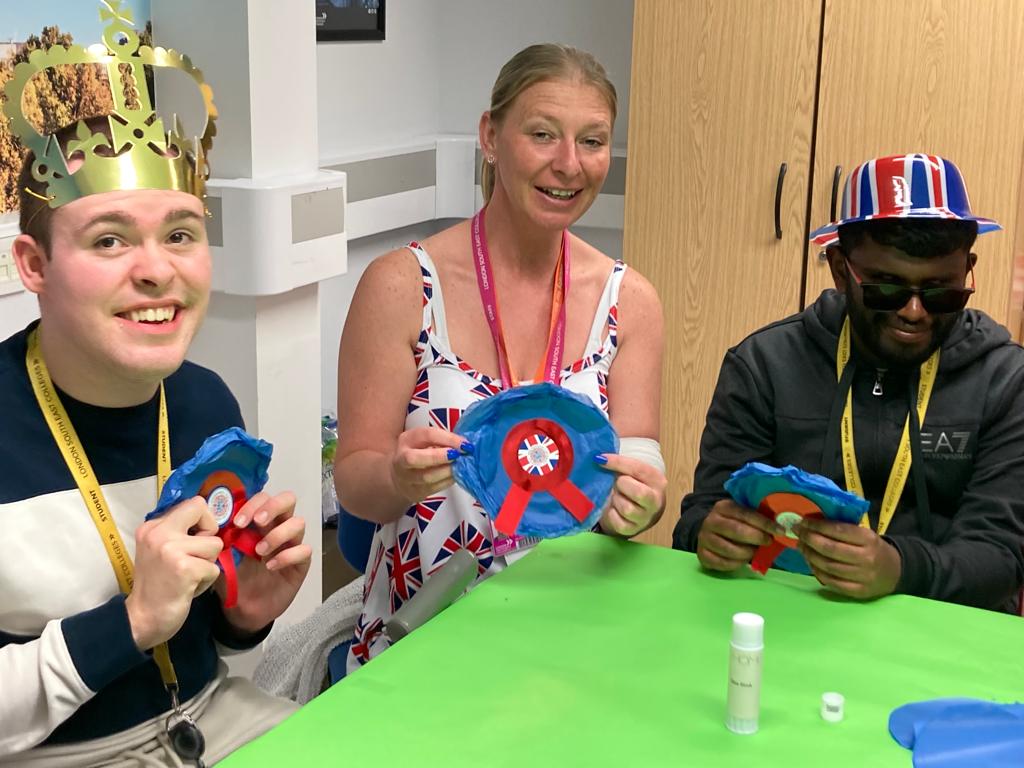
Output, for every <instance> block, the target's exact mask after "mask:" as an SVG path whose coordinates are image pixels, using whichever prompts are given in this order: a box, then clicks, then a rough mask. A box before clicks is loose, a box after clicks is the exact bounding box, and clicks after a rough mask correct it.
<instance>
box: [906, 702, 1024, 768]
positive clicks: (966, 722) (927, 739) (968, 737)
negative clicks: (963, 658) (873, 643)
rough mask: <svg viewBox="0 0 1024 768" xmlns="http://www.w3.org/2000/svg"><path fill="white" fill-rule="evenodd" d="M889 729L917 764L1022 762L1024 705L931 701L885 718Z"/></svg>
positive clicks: (991, 766)
mask: <svg viewBox="0 0 1024 768" xmlns="http://www.w3.org/2000/svg"><path fill="white" fill-rule="evenodd" d="M889 733H890V734H892V737H893V738H894V739H895V740H896V742H897V743H898V744H899V745H900V746H902V747H906V748H907V749H910V750H913V752H914V758H913V759H914V766H916V768H1009V767H1010V766H1021V765H1024V704H1019V703H1018V704H999V703H996V702H991V701H981V700H979V699H933V700H931V701H919V702H914V703H912V704H905V705H903V706H902V707H898V708H897V709H894V710H893V712H892V714H891V715H890V716H889Z"/></svg>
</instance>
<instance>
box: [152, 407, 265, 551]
mask: <svg viewBox="0 0 1024 768" xmlns="http://www.w3.org/2000/svg"><path fill="white" fill-rule="evenodd" d="M273 452H274V447H273V446H272V445H271V444H270V443H268V442H267V441H265V440H260V439H258V438H255V437H252V436H251V435H249V434H248V433H246V432H245V430H243V429H240V428H238V427H230V428H228V429H226V430H224V431H223V432H219V433H217V434H216V435H212V436H211V437H208V438H206V440H205V441H204V442H203V444H202V445H201V446H200V447H199V450H198V451H196V454H195V456H193V457H192V458H191V459H189V460H188V461H186V462H185V463H184V464H182V465H181V466H180V467H178V468H177V469H176V470H174V472H172V473H171V476H170V477H169V478H167V482H166V483H165V484H164V487H163V490H162V491H161V492H160V498H159V499H158V500H157V505H156V509H154V510H153V511H152V512H150V513H149V514H148V515H146V519H147V520H152V519H153V518H155V517H159V516H160V515H162V514H164V512H166V511H167V510H168V509H170V508H171V507H173V506H174V505H176V504H178V503H180V502H182V501H185V500H186V499H190V498H192V497H193V496H198V495H199V490H200V488H202V487H203V484H204V483H205V482H206V479H207V478H208V477H210V475H211V474H213V473H214V472H218V471H223V472H230V473H231V474H233V475H234V476H235V477H237V478H238V480H239V481H240V482H241V484H242V486H243V487H244V489H245V496H246V498H252V497H253V496H255V495H256V494H257V493H259V492H260V491H261V490H263V486H265V485H266V484H267V477H268V476H267V467H269V466H270V458H271V455H272V454H273ZM219 522H220V526H221V527H222V528H223V527H224V526H225V525H227V524H228V522H229V520H228V519H225V520H223V521H219ZM232 554H233V555H234V558H235V563H236V564H237V563H238V562H240V561H241V558H242V553H241V552H239V551H238V550H237V549H236V550H234V551H233V552H232Z"/></svg>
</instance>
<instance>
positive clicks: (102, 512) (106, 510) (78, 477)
mask: <svg viewBox="0 0 1024 768" xmlns="http://www.w3.org/2000/svg"><path fill="white" fill-rule="evenodd" d="M25 367H26V368H27V369H28V377H29V380H30V381H31V382H32V391H33V392H34V393H35V396H36V402H38V403H39V409H40V410H41V411H42V412H43V417H44V418H45V419H46V425H47V426H48V427H49V428H50V433H51V434H52V435H53V439H54V440H55V441H56V443H57V447H58V448H59V449H60V452H61V454H62V455H63V456H64V461H65V463H66V464H67V465H68V470H70V472H71V476H72V477H73V478H74V479H75V483H76V484H77V485H78V491H79V493H81V494H82V499H83V500H84V501H85V506H86V507H87V508H88V509H89V514H90V515H91V516H92V521H93V523H95V525H96V530H97V532H98V533H99V534H100V538H101V539H102V540H103V546H104V548H105V549H106V551H107V557H108V558H110V565H111V566H112V567H113V569H114V575H115V576H116V577H117V584H118V586H119V587H120V588H121V591H122V592H123V593H124V594H126V595H127V594H128V593H130V592H131V591H132V584H133V582H134V570H135V569H134V567H133V566H132V559H131V556H130V555H129V554H128V551H127V550H126V549H125V548H124V541H123V540H122V539H121V534H120V533H118V530H117V525H116V524H115V523H114V518H113V517H112V516H111V514H110V506H109V505H108V504H107V500H106V498H104V496H103V489H101V488H100V484H99V481H98V480H97V479H96V474H95V473H94V472H93V471H92V465H91V464H89V459H87V458H86V456H85V451H84V450H83V449H82V447H81V443H80V442H79V440H78V434H77V433H76V432H75V428H74V427H73V426H72V425H71V420H70V419H68V417H67V414H66V413H65V411H64V406H63V404H62V403H61V401H60V398H59V397H58V396H57V391H56V390H55V389H54V387H53V382H52V381H51V380H50V371H49V370H48V369H47V367H46V363H45V362H44V361H43V356H42V355H41V354H40V352H39V334H38V329H35V330H33V331H32V332H31V333H30V334H29V336H28V349H27V351H26V352H25ZM156 460H157V471H156V493H157V496H158V497H159V495H160V491H161V490H162V489H163V487H164V483H165V482H167V478H168V477H169V476H170V474H171V457H170V431H169V429H168V427H167V398H166V396H165V395H164V385H163V383H162V382H161V384H160V424H159V427H158V430H157V446H156ZM153 659H154V660H155V661H156V664H157V666H158V667H159V668H160V678H161V679H162V680H163V682H164V685H165V686H166V687H167V689H168V690H171V691H177V688H178V677H177V675H175V673H174V665H173V664H172V663H171V654H170V651H169V650H168V648H167V643H160V645H158V646H156V647H155V648H153Z"/></svg>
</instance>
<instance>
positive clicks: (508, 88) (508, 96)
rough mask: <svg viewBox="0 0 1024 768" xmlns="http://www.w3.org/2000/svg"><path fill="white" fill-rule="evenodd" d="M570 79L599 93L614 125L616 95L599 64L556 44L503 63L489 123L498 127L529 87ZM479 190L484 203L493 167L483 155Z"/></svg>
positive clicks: (583, 53)
mask: <svg viewBox="0 0 1024 768" xmlns="http://www.w3.org/2000/svg"><path fill="white" fill-rule="evenodd" d="M574 79H578V80H580V81H582V82H583V83H585V84H586V85H592V86H594V87H595V88H597V90H599V91H600V92H601V95H602V96H604V98H605V100H606V101H607V102H608V109H609V110H611V113H612V124H613V125H614V124H615V115H616V112H617V109H618V96H617V95H616V93H615V86H614V85H612V81H611V80H609V79H608V73H607V72H605V70H604V67H603V66H601V62H599V61H598V60H597V59H595V58H594V56H593V55H592V54H589V53H587V52H586V51H581V50H580V49H579V48H573V47H572V46H571V45H561V44H559V43H538V44H537V45H531V46H529V47H527V48H523V50H521V51H520V52H519V53H517V54H516V55H515V56H513V57H512V58H511V59H509V60H508V61H507V62H506V63H505V66H503V67H502V68H501V71H500V72H499V73H498V79H497V80H495V81H494V87H493V88H492V89H491V108H490V112H491V120H492V121H493V122H494V123H495V124H498V125H500V124H501V122H502V120H504V119H505V115H506V114H507V113H508V110H509V108H510V107H511V106H512V103H513V102H514V101H515V100H516V98H517V97H518V96H519V94H520V93H522V92H523V91H525V90H526V89H527V88H529V87H530V86H531V85H535V84H537V83H540V82H543V81H546V80H574ZM480 187H481V188H482V190H483V194H484V203H485V204H486V203H487V202H488V201H490V199H491V194H492V193H493V192H494V168H493V167H492V166H491V164H490V163H488V162H487V157H486V156H485V157H484V158H483V162H482V163H481V165H480Z"/></svg>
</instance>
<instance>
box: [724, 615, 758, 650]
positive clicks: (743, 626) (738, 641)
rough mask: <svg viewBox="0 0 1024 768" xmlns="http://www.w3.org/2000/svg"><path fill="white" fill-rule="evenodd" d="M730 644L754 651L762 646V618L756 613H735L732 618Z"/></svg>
mask: <svg viewBox="0 0 1024 768" xmlns="http://www.w3.org/2000/svg"><path fill="white" fill-rule="evenodd" d="M732 644H733V645H735V646H736V647H737V648H743V649H745V650H750V651H754V650H757V649H758V648H761V647H762V646H763V645H764V617H763V616H758V615H757V614H756V613H735V614H733V617H732Z"/></svg>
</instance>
